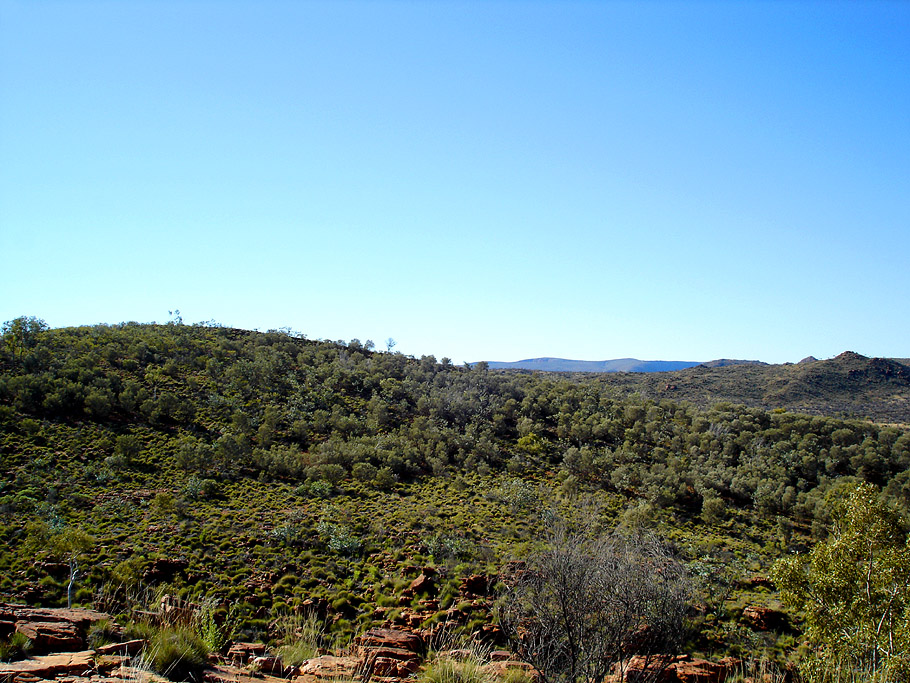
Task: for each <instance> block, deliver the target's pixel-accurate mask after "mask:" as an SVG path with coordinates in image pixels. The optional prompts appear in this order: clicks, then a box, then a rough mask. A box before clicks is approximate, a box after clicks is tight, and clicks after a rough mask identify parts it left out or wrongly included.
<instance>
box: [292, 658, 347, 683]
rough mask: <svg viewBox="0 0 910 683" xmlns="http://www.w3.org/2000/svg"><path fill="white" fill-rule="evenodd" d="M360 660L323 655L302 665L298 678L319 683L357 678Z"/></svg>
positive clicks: (308, 682)
mask: <svg viewBox="0 0 910 683" xmlns="http://www.w3.org/2000/svg"><path fill="white" fill-rule="evenodd" d="M359 667H360V660H359V659H357V658H356V657H336V656H333V655H322V656H320V657H315V658H313V659H308V660H307V661H305V662H304V663H303V664H302V665H301V666H300V674H299V675H298V678H297V680H298V681H300V683H318V682H319V681H332V680H347V681H349V680H352V679H354V678H356V676H357V672H358V670H359Z"/></svg>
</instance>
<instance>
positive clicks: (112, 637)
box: [88, 619, 120, 650]
mask: <svg viewBox="0 0 910 683" xmlns="http://www.w3.org/2000/svg"><path fill="white" fill-rule="evenodd" d="M119 639H120V627H119V626H117V624H116V623H114V622H113V621H111V620H110V619H100V620H99V621H96V622H95V623H93V624H92V625H91V626H90V627H89V629H88V646H89V648H91V649H92V650H94V649H96V648H99V647H101V646H102V645H107V644H109V643H116V642H117V641H118V640H119Z"/></svg>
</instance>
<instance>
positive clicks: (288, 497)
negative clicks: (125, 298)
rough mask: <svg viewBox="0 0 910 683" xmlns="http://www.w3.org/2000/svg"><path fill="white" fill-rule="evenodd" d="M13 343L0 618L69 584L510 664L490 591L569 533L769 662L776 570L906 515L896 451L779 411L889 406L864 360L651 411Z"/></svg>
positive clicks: (855, 429)
mask: <svg viewBox="0 0 910 683" xmlns="http://www.w3.org/2000/svg"><path fill="white" fill-rule="evenodd" d="M2 342H3V343H2V344H0V472H2V475H0V476H2V477H3V479H2V480H0V601H10V602H26V603H29V604H33V605H42V606H59V605H64V604H66V600H67V584H68V578H69V573H70V572H69V570H68V565H67V562H68V561H69V560H72V559H73V558H78V560H79V562H81V564H80V567H81V571H80V574H79V577H78V580H77V582H76V584H75V586H74V599H75V602H76V603H77V604H81V605H83V606H93V607H95V608H99V609H103V610H105V611H108V612H111V613H112V614H115V615H117V616H118V619H120V620H121V621H129V619H130V618H131V617H130V615H131V614H133V610H135V609H136V604H137V602H141V601H143V600H144V601H146V602H147V601H148V600H149V599H150V596H154V595H158V596H160V595H162V594H168V595H173V596H175V597H176V598H179V599H180V600H184V601H191V602H194V603H199V604H210V605H213V606H214V608H215V610H216V613H217V614H218V615H219V616H218V618H219V619H222V620H223V619H228V618H230V620H231V621H230V623H232V624H234V625H235V627H234V635H235V636H236V637H237V638H241V639H244V640H258V639H261V640H264V641H266V642H271V643H277V642H280V639H281V637H282V635H281V630H280V627H279V626H280V623H281V618H282V617H283V616H286V615H288V614H289V613H295V612H296V613H300V612H307V611H308V612H310V613H314V614H316V615H317V616H318V618H319V619H320V620H321V623H323V624H324V627H325V628H326V629H327V631H328V633H329V634H330V636H331V638H332V639H335V640H336V641H337V642H345V639H349V638H350V637H351V636H352V635H356V634H358V633H362V632H363V631H364V630H365V629H367V628H371V627H376V626H390V625H398V626H407V627H409V628H416V629H424V630H432V629H438V628H443V627H444V628H445V629H447V630H449V631H461V632H464V633H466V634H469V635H473V636H474V637H476V638H486V639H488V641H489V642H491V643H494V644H499V645H501V638H502V634H501V632H500V631H499V628H498V626H497V623H496V616H495V612H494V610H493V609H492V607H493V602H494V599H495V597H496V586H497V585H498V583H499V578H498V577H499V576H500V574H501V572H502V571H503V567H504V566H506V564H507V563H508V562H510V561H515V560H521V559H522V558H524V557H526V556H527V555H528V553H529V552H531V551H532V550H533V549H535V548H538V547H540V544H541V543H542V539H544V538H545V537H546V536H547V534H548V533H550V532H551V530H552V528H553V525H554V523H555V520H564V522H565V523H566V524H567V525H569V526H570V527H573V528H577V529H585V530H587V531H588V532H589V533H590V532H594V531H602V530H607V529H612V528H614V527H616V526H620V527H621V528H623V529H625V530H627V531H628V530H638V531H642V530H653V531H655V532H656V533H658V534H659V535H660V536H661V537H662V538H664V539H665V540H666V541H668V542H669V543H670V544H671V545H672V548H673V552H674V553H675V556H676V557H678V558H679V560H680V561H682V562H684V563H685V564H686V566H687V567H688V569H689V571H690V573H691V575H692V576H693V577H695V578H696V579H697V599H696V601H695V604H694V606H693V608H692V613H691V615H690V616H691V623H690V632H689V636H688V639H689V643H688V646H687V647H688V648H689V651H690V652H691V653H697V654H707V655H711V656H720V655H722V654H731V653H737V652H742V651H743V648H749V649H750V651H754V652H759V653H761V652H763V653H766V654H767V656H768V657H772V658H775V657H776V658H780V657H783V656H785V654H786V653H787V652H789V650H790V648H792V646H793V644H794V639H793V631H792V628H793V627H795V626H798V615H791V616H790V617H789V618H787V617H784V616H782V615H781V614H780V613H779V612H776V611H775V610H779V609H780V607H781V605H780V603H779V601H778V599H777V597H776V595H775V593H774V592H773V590H772V589H771V588H770V587H769V583H768V581H767V579H766V578H764V577H765V575H766V573H767V571H768V568H769V566H770V564H771V563H772V562H773V561H774V560H775V559H776V558H777V557H779V556H781V555H782V554H786V553H789V552H793V551H796V550H805V549H806V548H807V547H810V546H811V545H812V543H813V542H814V541H815V540H817V539H819V538H823V537H824V536H825V534H826V533H827V529H828V525H829V523H830V521H831V520H830V517H829V503H830V501H831V500H832V499H834V498H836V494H837V492H838V491H839V490H841V489H842V487H844V486H847V485H849V484H850V483H851V482H855V481H858V480H865V481H868V482H871V483H873V484H875V485H876V486H878V487H880V488H881V489H882V490H883V491H884V493H885V496H886V497H887V499H888V500H890V501H892V502H893V503H895V504H897V505H899V506H902V509H904V510H906V509H907V507H908V505H910V469H908V468H910V433H908V431H907V430H906V429H903V428H898V427H890V426H883V425H879V424H874V423H870V422H868V421H862V420H852V419H844V418H842V417H836V416H830V415H815V416H809V415H804V414H799V413H796V412H788V411H782V410H777V409H776V408H779V407H780V406H781V403H782V402H791V403H792V402H796V401H804V400H806V397H807V396H810V397H812V398H813V400H815V401H816V404H814V405H816V406H820V407H821V406H826V405H835V404H836V401H839V400H841V398H840V397H841V396H842V395H846V393H847V392H848V391H849V390H851V389H852V390H854V391H858V390H859V389H860V388H862V387H867V389H866V390H867V392H869V394H868V395H870V396H879V395H880V394H881V395H884V392H885V390H886V389H887V388H888V387H891V390H892V391H893V392H894V394H893V395H895V396H899V395H904V394H901V393H900V392H904V391H906V390H905V389H904V387H905V386H906V381H907V380H906V368H905V366H903V365H901V364H898V363H895V362H893V361H882V360H878V359H864V358H862V357H859V356H855V354H854V355H849V354H845V355H844V356H841V357H838V358H837V359H834V360H832V361H818V362H812V363H807V364H805V365H801V366H792V367H781V366H773V367H771V368H766V367H762V366H726V367H718V368H690V369H687V370H682V371H678V372H677V373H675V375H674V379H673V380H672V381H673V382H675V383H677V386H678V388H676V389H668V388H666V384H667V379H666V378H667V377H668V375H666V374H664V375H661V376H660V378H659V379H656V378H655V381H656V382H657V384H656V385H655V386H654V388H652V387H651V386H650V385H648V384H646V383H642V381H643V380H646V379H649V378H654V376H653V375H632V374H616V375H604V374H598V375H584V374H574V375H554V374H548V373H528V372H506V371H492V370H489V369H487V368H486V367H484V366H483V365H478V366H474V367H456V366H453V365H452V364H451V363H449V362H447V361H444V362H437V361H436V359H435V358H433V357H432V356H425V357H422V358H420V359H415V358H409V357H405V356H403V355H401V354H397V353H380V352H377V351H374V350H373V349H371V348H368V347H367V346H364V345H362V344H360V343H359V342H357V341H352V342H350V343H347V344H339V343H330V342H317V341H310V340H307V339H305V338H302V337H301V336H300V335H295V334H291V333H288V332H274V331H272V332H266V333H258V332H248V331H244V330H237V329H228V328H222V327H218V326H204V325H196V326H188V325H180V324H170V325H140V324H136V323H125V324H121V325H96V326H91V327H79V328H67V329H51V330H49V329H46V328H45V326H43V325H41V324H40V321H31V322H29V321H22V325H20V326H19V328H9V329H8V330H7V331H6V334H4V336H3V338H2ZM796 370H799V374H797V373H796ZM769 372H770V373H772V374H763V373H769ZM773 373H779V374H773ZM772 379H775V380H777V381H776V383H775V382H772V381H771V380H772ZM632 380H635V381H632ZM635 382H639V383H638V384H636V383H635ZM687 382H688V384H687ZM661 383H662V384H663V385H664V388H660V385H661ZM753 384H754V386H753ZM869 386H871V387H873V388H872V389H868V387H869ZM756 387H757V388H756ZM810 389H811V391H814V392H815V393H810ZM740 390H742V393H741V394H738V393H736V392H737V391H740ZM772 391H774V392H776V394H775V395H777V396H780V397H781V398H780V401H779V402H778V403H777V404H775V405H774V406H773V407H774V408H775V410H767V409H765V408H763V407H759V406H760V404H762V402H763V401H765V400H766V396H768V395H769V394H770V392H772ZM715 392H716V393H715ZM832 396H833V397H837V398H836V399H834V398H832ZM693 397H697V400H693ZM719 397H720V398H719ZM720 400H726V401H729V402H726V403H718V402H717V401H720ZM734 400H735V402H734ZM855 400H859V399H855ZM851 405H852V404H851ZM837 412H841V410H840V409H839V408H838V409H837ZM73 539H76V540H79V541H80V542H79V543H78V544H75V545H74V543H75V541H74V540H73ZM67 543H68V544H69V545H67ZM67 548H69V550H67ZM74 548H76V549H74ZM421 577H424V578H423V579H421ZM746 608H750V609H751V610H752V611H748V610H746ZM755 610H759V612H761V610H771V612H773V613H774V614H776V615H777V617H776V618H777V621H775V622H774V623H775V624H776V625H775V626H773V627H768V628H765V627H764V626H761V627H760V626H757V625H756V623H758V622H755V619H754V616H750V615H754V614H755V613H756V612H755ZM762 623H764V622H762Z"/></svg>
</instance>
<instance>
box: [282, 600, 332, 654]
mask: <svg viewBox="0 0 910 683" xmlns="http://www.w3.org/2000/svg"><path fill="white" fill-rule="evenodd" d="M278 631H279V633H280V634H281V635H280V638H281V641H282V645H281V647H280V648H278V656H279V657H281V661H282V663H284V665H285V666H286V667H290V666H299V665H300V664H302V663H303V662H305V661H306V660H308V659H311V658H313V657H315V656H316V654H317V651H318V650H319V648H321V647H324V646H325V643H326V640H325V625H324V624H323V623H322V622H320V621H319V620H318V619H317V618H316V615H315V614H312V613H311V614H307V615H303V616H301V615H299V614H295V615H288V616H285V617H281V618H279V620H278Z"/></svg>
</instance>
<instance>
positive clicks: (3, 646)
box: [0, 631, 32, 662]
mask: <svg viewBox="0 0 910 683" xmlns="http://www.w3.org/2000/svg"><path fill="white" fill-rule="evenodd" d="M31 649H32V641H30V640H29V639H28V637H27V636H26V635H25V634H24V633H20V632H19V631H16V632H15V633H13V635H11V636H10V639H9V640H0V661H2V662H11V661H13V660H14V659H25V658H26V657H28V653H29V651H31Z"/></svg>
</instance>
